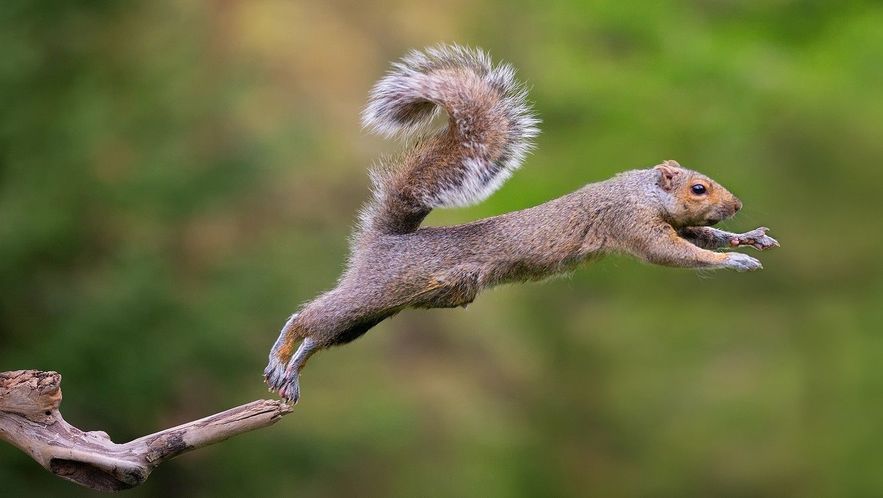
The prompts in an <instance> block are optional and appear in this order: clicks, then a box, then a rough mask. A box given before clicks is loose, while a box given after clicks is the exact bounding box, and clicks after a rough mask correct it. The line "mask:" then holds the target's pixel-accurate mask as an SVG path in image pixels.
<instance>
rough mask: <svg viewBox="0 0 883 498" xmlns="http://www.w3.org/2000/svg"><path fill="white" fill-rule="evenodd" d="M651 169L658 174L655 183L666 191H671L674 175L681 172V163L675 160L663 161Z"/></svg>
mask: <svg viewBox="0 0 883 498" xmlns="http://www.w3.org/2000/svg"><path fill="white" fill-rule="evenodd" d="M653 169H655V170H656V172H657V173H658V174H659V178H658V179H657V183H658V184H659V186H660V187H661V188H662V190H665V191H666V192H669V191H671V189H672V186H673V185H674V179H675V177H676V176H678V175H679V174H681V172H680V169H681V165H680V164H678V162H677V161H672V160H668V161H664V162H663V163H662V164H660V165H658V166H656V167H655V168H653Z"/></svg>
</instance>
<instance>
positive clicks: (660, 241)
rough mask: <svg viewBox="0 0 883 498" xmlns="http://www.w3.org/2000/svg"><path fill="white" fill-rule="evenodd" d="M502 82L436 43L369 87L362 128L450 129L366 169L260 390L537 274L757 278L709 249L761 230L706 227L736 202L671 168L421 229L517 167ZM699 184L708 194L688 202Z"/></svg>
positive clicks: (292, 395) (754, 264) (517, 138)
mask: <svg viewBox="0 0 883 498" xmlns="http://www.w3.org/2000/svg"><path fill="white" fill-rule="evenodd" d="M512 73H513V71H512V70H511V68H509V67H508V66H497V67H496V68H494V67H493V66H492V65H491V63H490V59H489V58H488V57H487V55H486V54H484V53H483V52H480V51H472V50H467V49H463V48H460V47H439V48H435V49H430V50H428V51H426V52H413V53H411V54H410V55H409V56H407V57H406V58H405V59H404V60H403V61H402V62H400V63H398V64H395V65H394V66H393V71H392V72H391V73H390V74H388V75H387V76H386V77H385V78H384V79H382V80H381V81H380V82H379V83H378V84H377V86H375V88H374V90H373V91H372V94H371V99H370V101H369V104H368V107H367V108H366V110H365V114H364V121H365V124H366V126H368V127H370V128H373V129H375V130H378V131H380V132H381V133H383V134H386V135H392V134H396V133H410V132H413V131H414V130H416V129H418V128H419V127H420V126H421V124H422V123H424V122H425V121H426V120H428V119H430V118H431V116H432V115H433V113H435V112H436V110H437V107H436V106H437V105H438V106H441V107H443V108H444V109H445V110H446V111H447V112H448V114H449V117H450V122H449V125H448V127H447V128H446V129H445V130H443V131H441V132H438V133H436V134H432V135H429V136H427V137H424V139H423V140H421V141H419V142H418V143H417V144H415V145H414V146H413V147H412V148H411V149H410V150H409V151H408V152H406V153H405V154H404V155H403V156H402V157H401V158H400V159H399V160H398V161H396V162H395V164H393V165H391V166H389V167H388V168H387V169H385V170H376V171H375V172H373V173H372V177H373V178H374V180H375V199H374V201H373V202H372V203H371V204H369V206H368V207H367V208H366V209H365V210H364V211H363V213H362V217H363V218H362V222H361V226H360V227H359V229H358V230H357V235H356V236H355V237H354V239H353V242H352V253H351V256H350V259H349V261H348V265H347V268H346V270H345V271H344V273H343V275H342V276H341V278H340V280H339V281H338V283H337V286H336V287H335V288H334V289H332V290H330V291H328V292H326V293H324V294H322V295H320V296H319V297H317V298H316V299H314V300H313V301H311V302H309V303H307V304H306V305H304V306H303V307H302V308H301V309H300V310H299V312H298V313H297V314H295V315H292V317H291V318H290V319H289V321H288V322H287V323H286V324H285V326H284V327H283V329H282V332H281V334H280V337H279V339H278V340H277V342H276V345H275V346H274V347H273V350H272V351H271V354H270V364H269V365H268V366H267V370H266V371H265V375H266V377H267V382H268V384H269V385H270V387H271V389H274V390H276V391H278V392H279V393H280V394H281V395H282V396H283V397H285V398H286V399H288V400H290V401H295V402H296V401H297V399H298V397H299V394H300V388H299V386H298V375H299V373H300V371H301V369H302V368H303V367H304V366H305V365H306V362H307V360H308V359H309V358H310V356H311V355H312V354H314V353H315V352H317V351H319V350H322V349H324V348H328V347H330V346H333V345H336V344H343V343H346V342H349V341H352V340H354V339H356V338H358V337H359V336H360V335H362V334H364V333H365V332H367V330H368V329H370V328H371V327H373V326H374V325H376V324H377V323H379V322H380V321H382V320H384V319H385V318H388V317H390V316H393V315H395V314H396V313H398V312H399V311H401V310H403V309H405V308H453V307H458V306H466V305H467V304H469V303H471V302H472V301H473V300H474V299H475V298H476V296H477V295H478V293H479V292H480V291H481V290H482V289H486V288H488V287H493V286H495V285H500V284H504V283H511V282H522V281H528V280H538V279H543V278H547V277H549V276H552V275H556V274H559V273H562V272H567V271H570V270H573V269H575V268H577V267H578V266H579V265H580V264H583V263H585V262H587V261H591V260H594V259H597V258H600V257H602V256H604V255H605V254H608V253H611V252H619V253H626V254H631V255H633V256H635V257H637V258H640V259H643V260H645V261H648V262H651V263H655V264H661V265H667V266H677V267H684V268H708V269H715V268H732V269H735V270H739V271H745V270H756V269H760V262H758V261H757V260H756V259H754V258H751V257H750V256H747V255H744V254H740V253H721V252H715V251H713V250H709V249H719V248H722V247H727V244H730V240H731V239H730V238H728V237H732V236H736V237H742V236H744V237H745V244H749V245H754V247H757V248H758V249H765V248H767V247H772V245H773V244H772V242H775V240H774V239H772V238H770V237H768V236H766V231H765V229H758V230H756V231H753V232H748V233H746V234H729V233H727V232H721V231H717V230H715V229H711V228H708V227H707V226H706V225H710V224H714V223H717V222H718V221H720V220H722V219H724V218H728V217H730V216H732V215H734V214H735V213H736V212H737V211H738V210H739V209H740V208H741V206H742V203H741V202H740V201H739V200H738V199H737V198H736V197H735V196H733V194H731V193H730V192H729V191H727V190H726V189H725V188H723V187H722V186H720V185H719V184H717V183H716V182H714V181H713V180H711V179H710V178H708V177H706V176H704V175H702V174H700V173H697V172H695V171H692V170H689V169H685V168H682V167H681V166H680V165H679V164H678V163H676V162H674V161H665V162H663V163H662V164H660V165H658V166H656V167H652V168H648V169H640V170H632V171H626V172H624V173H620V174H618V175H616V176H615V177H613V178H611V179H609V180H605V181H601V182H597V183H591V184H588V185H586V186H584V187H583V188H581V189H579V190H577V191H575V192H573V193H570V194H567V195H565V196H562V197H559V198H557V199H553V200H551V201H549V202H546V203H544V204H541V205H539V206H535V207H531V208H527V209H523V210H520V211H515V212H511V213H506V214H503V215H500V216H495V217H492V218H487V219H483V220H479V221H475V222H472V223H467V224H464V225H457V226H448V227H424V228H420V226H419V225H420V222H421V221H422V220H423V218H424V217H425V216H426V214H427V213H428V212H429V210H430V209H432V208H434V207H439V206H448V205H460V204H463V203H466V202H476V201H478V200H481V199H483V198H484V197H486V196H487V195H489V194H490V192H492V191H493V189H494V188H496V186H498V184H499V183H500V182H502V181H503V180H505V178H506V177H508V175H509V173H511V171H512V170H513V169H514V168H515V167H517V166H518V164H519V163H520V161H521V159H522V157H523V155H524V153H525V151H526V150H527V148H528V146H529V145H528V144H529V139H530V138H531V137H533V136H534V135H535V134H536V133H537V131H536V128H535V127H534V126H535V124H536V122H537V121H536V119H535V118H533V117H532V116H531V115H530V113H529V111H528V110H527V107H526V105H525V104H524V101H525V97H524V94H523V90H521V88H520V87H519V86H518V85H517V84H516V83H515V82H514V80H513V78H512ZM696 184H702V185H703V186H704V187H705V188H706V189H707V191H706V192H705V193H704V194H702V195H696V194H695V193H691V192H692V190H691V189H692V187H693V186H695V185H696ZM461 201H463V202H461ZM761 230H762V233H760V232H759V231H761ZM749 237H750V239H749ZM763 237H766V239H769V240H766V239H764V238H763ZM724 241H726V242H725V243H724ZM740 241H741V239H740ZM759 241H760V242H759ZM770 241H772V242H770ZM737 242H739V241H737ZM737 245H739V244H738V243H737ZM775 245H778V243H775ZM298 340H302V342H301V344H300V347H299V348H298V349H297V351H295V348H294V346H295V344H296V342H297V341H298Z"/></svg>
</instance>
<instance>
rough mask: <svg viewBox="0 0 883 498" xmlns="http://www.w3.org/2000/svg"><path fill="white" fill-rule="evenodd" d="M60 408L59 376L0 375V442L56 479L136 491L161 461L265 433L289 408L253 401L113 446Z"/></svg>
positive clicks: (101, 488)
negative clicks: (67, 418)
mask: <svg viewBox="0 0 883 498" xmlns="http://www.w3.org/2000/svg"><path fill="white" fill-rule="evenodd" d="M60 404H61V375H60V374H58V373H56V372H41V371H37V370H18V371H13V372H0V440H3V441H6V442H8V443H10V444H12V445H14V446H16V447H17V448H18V449H20V450H22V451H24V452H25V453H27V454H28V455H30V456H31V458H33V459H34V460H36V461H37V462H38V463H39V464H40V465H42V466H43V467H44V468H46V469H47V470H49V471H50V472H52V473H53V474H55V475H57V476H59V477H61V478H63V479H67V480H69V481H73V482H75V483H77V484H79V485H81V486H85V487H87V488H91V489H94V490H98V491H119V490H123V489H129V488H133V487H135V486H138V485H139V484H141V483H143V482H144V481H145V480H146V479H147V477H148V476H149V475H150V473H151V472H152V471H153V469H155V468H156V467H157V466H158V465H159V464H161V463H162V462H164V461H166V460H170V459H172V458H174V457H176V456H178V455H180V454H182V453H185V452H187V451H190V450H194V449H197V448H201V447H203V446H208V445H210V444H214V443H218V442H221V441H223V440H225V439H227V438H230V437H232V436H235V435H237V434H241V433H243V432H248V431H252V430H255V429H260V428H261V427H267V426H269V425H272V424H274V423H276V422H277V421H278V420H279V419H280V418H281V417H282V416H284V415H287V414H288V413H291V407H290V406H289V405H287V404H285V403H283V402H281V401H276V400H259V401H253V402H251V403H248V404H245V405H241V406H237V407H236V408H231V409H230V410H227V411H225V412H221V413H218V414H215V415H212V416H209V417H206V418H203V419H200V420H196V421H193V422H188V423H186V424H183V425H179V426H177V427H173V428H171V429H166V430H164V431H160V432H157V433H155V434H151V435H149V436H144V437H142V438H139V439H136V440H134V441H131V442H128V443H123V444H116V443H114V442H113V441H111V440H110V437H109V436H108V435H107V434H106V433H104V432H101V431H92V432H84V431H81V430H80V429H77V428H76V427H74V426H72V425H70V424H68V423H67V422H65V420H64V418H62V416H61V413H60V412H59V411H58V407H59V405H60Z"/></svg>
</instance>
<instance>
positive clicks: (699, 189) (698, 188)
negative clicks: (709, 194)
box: [690, 183, 705, 195]
mask: <svg viewBox="0 0 883 498" xmlns="http://www.w3.org/2000/svg"><path fill="white" fill-rule="evenodd" d="M690 190H692V191H693V193H694V194H696V195H702V194H704V193H705V185H702V184H701V183H697V184H696V185H693V186H692V187H690Z"/></svg>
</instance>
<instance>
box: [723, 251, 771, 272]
mask: <svg viewBox="0 0 883 498" xmlns="http://www.w3.org/2000/svg"><path fill="white" fill-rule="evenodd" d="M724 266H725V267H726V268H731V269H733V270H736V271H755V270H762V269H763V265H762V264H760V261H759V260H757V259H755V258H752V257H751V256H749V255H747V254H742V253H741V252H731V253H727V260H726V261H725V262H724Z"/></svg>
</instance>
